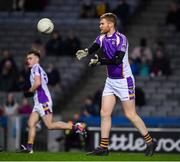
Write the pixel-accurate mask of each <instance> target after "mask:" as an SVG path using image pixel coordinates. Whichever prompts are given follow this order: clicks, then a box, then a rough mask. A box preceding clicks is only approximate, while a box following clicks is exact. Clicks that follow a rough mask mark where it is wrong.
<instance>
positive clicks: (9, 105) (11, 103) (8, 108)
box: [3, 93, 19, 116]
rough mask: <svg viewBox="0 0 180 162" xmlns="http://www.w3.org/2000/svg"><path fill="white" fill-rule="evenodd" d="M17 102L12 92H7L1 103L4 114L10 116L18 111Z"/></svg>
mask: <svg viewBox="0 0 180 162" xmlns="http://www.w3.org/2000/svg"><path fill="white" fill-rule="evenodd" d="M18 108H19V104H18V103H17V102H16V100H15V98H14V96H13V94H11V93H9V94H8V95H7V99H6V102H5V104H4V105H3V111H4V115H6V116H11V115H16V114H17V113H18Z"/></svg>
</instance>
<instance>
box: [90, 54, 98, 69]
mask: <svg viewBox="0 0 180 162" xmlns="http://www.w3.org/2000/svg"><path fill="white" fill-rule="evenodd" d="M99 64H100V61H99V57H98V55H95V56H94V58H93V59H91V60H90V62H89V66H96V65H99Z"/></svg>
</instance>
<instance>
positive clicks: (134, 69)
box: [129, 58, 139, 76]
mask: <svg viewBox="0 0 180 162" xmlns="http://www.w3.org/2000/svg"><path fill="white" fill-rule="evenodd" d="M129 63H130V67H131V70H132V73H133V75H134V76H136V75H139V66H138V64H136V62H135V61H133V60H132V59H131V58H129Z"/></svg>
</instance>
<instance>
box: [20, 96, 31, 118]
mask: <svg viewBox="0 0 180 162" xmlns="http://www.w3.org/2000/svg"><path fill="white" fill-rule="evenodd" d="M31 112H32V106H31V105H30V103H29V100H28V99H27V98H23V102H22V106H20V108H19V114H24V115H25V114H30V113H31Z"/></svg>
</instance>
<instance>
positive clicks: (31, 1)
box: [24, 0, 48, 11]
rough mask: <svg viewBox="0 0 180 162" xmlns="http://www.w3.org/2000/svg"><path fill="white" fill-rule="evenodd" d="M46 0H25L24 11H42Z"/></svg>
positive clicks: (46, 2)
mask: <svg viewBox="0 0 180 162" xmlns="http://www.w3.org/2000/svg"><path fill="white" fill-rule="evenodd" d="M47 4H48V0H25V3H24V8H25V11H43V10H44V8H45V7H46V6H47Z"/></svg>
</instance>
